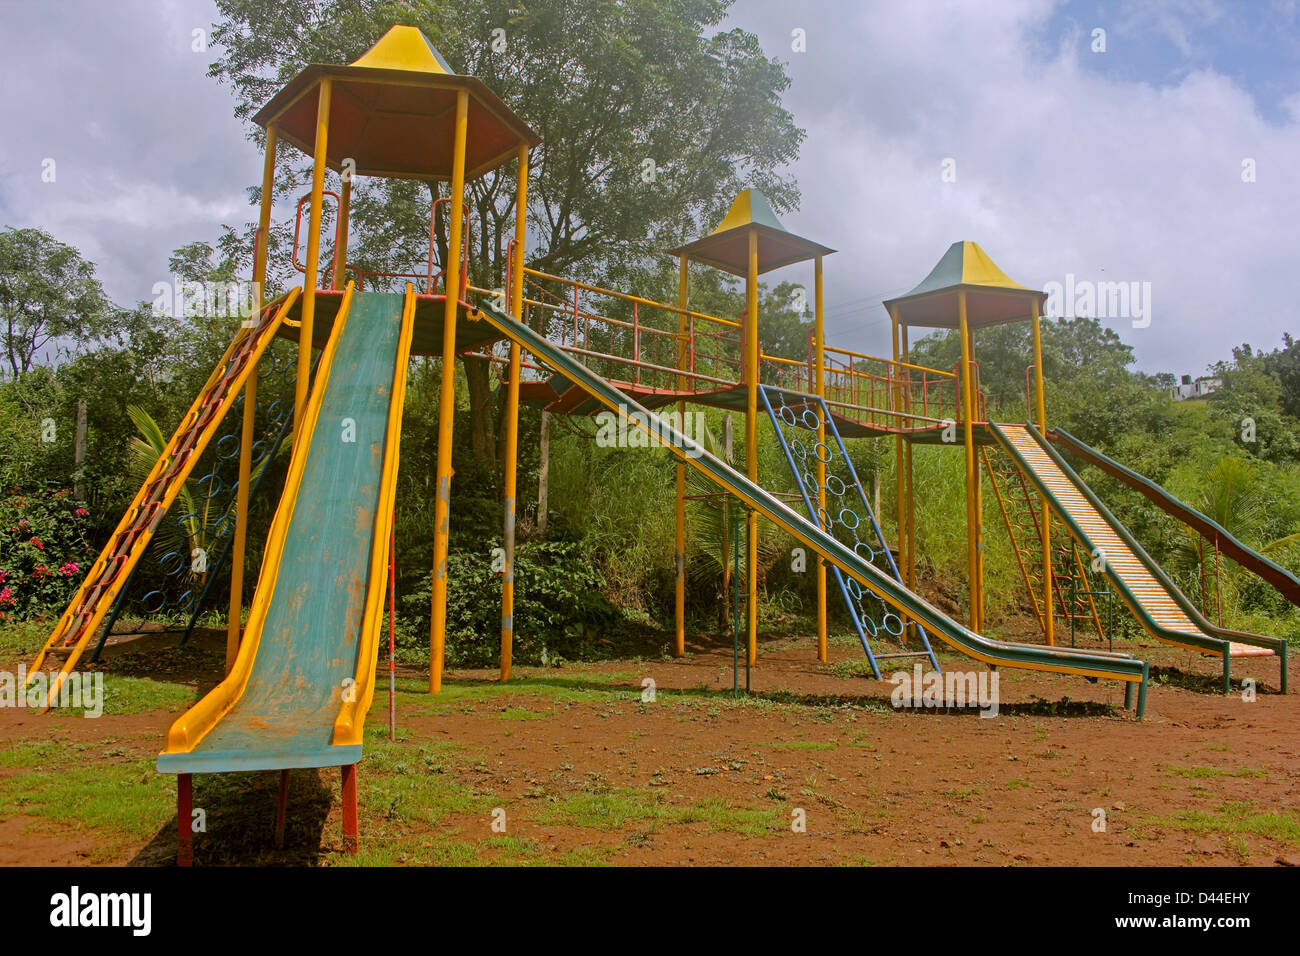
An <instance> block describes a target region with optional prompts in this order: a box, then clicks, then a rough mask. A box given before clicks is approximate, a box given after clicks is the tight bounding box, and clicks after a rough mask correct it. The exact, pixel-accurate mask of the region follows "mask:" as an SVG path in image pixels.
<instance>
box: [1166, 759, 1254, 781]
mask: <svg viewBox="0 0 1300 956" xmlns="http://www.w3.org/2000/svg"><path fill="white" fill-rule="evenodd" d="M1160 769H1161V770H1165V771H1167V772H1169V773H1172V774H1175V775H1177V776H1179V777H1187V778H1189V779H1198V778H1205V777H1256V778H1260V779H1263V778H1267V777H1268V771H1267V770H1260V769H1258V768H1256V767H1238V768H1237V769H1236V770H1223V769H1221V768H1219V767H1180V766H1178V765H1176V764H1172V763H1167V764H1162V765H1161V767H1160Z"/></svg>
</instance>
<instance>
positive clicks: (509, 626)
mask: <svg viewBox="0 0 1300 956" xmlns="http://www.w3.org/2000/svg"><path fill="white" fill-rule="evenodd" d="M527 226H528V146H527V145H520V147H519V174H518V180H517V182H516V184H515V261H514V268H513V271H512V272H511V273H510V309H511V315H513V316H514V317H515V321H516V322H519V323H521V324H522V323H523V321H524V240H525V234H526V230H527ZM519 368H520V355H519V343H518V342H511V343H510V372H509V375H510V382H509V384H508V385H507V386H506V412H505V414H506V486H505V496H506V528H505V552H506V558H505V567H504V568H502V573H501V679H502V680H503V681H508V680H509V679H510V662H511V658H512V657H513V656H514V644H515V497H516V496H515V489H516V486H517V480H518V474H519Z"/></svg>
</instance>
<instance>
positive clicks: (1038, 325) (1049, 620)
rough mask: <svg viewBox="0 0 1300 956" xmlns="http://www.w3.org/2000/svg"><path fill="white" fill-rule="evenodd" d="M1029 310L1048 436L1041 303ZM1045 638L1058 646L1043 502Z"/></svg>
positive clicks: (1047, 511) (1039, 404)
mask: <svg viewBox="0 0 1300 956" xmlns="http://www.w3.org/2000/svg"><path fill="white" fill-rule="evenodd" d="M1030 308H1031V309H1032V310H1033V311H1032V313H1031V318H1032V319H1033V329H1034V392H1035V395H1034V405H1035V408H1034V411H1035V412H1036V413H1037V418H1038V430H1039V431H1040V432H1042V433H1043V434H1047V398H1046V396H1045V395H1044V394H1043V329H1042V321H1041V320H1040V319H1039V316H1038V302H1037V301H1035V302H1034V304H1033V305H1032V306H1030ZM1042 528H1043V534H1042V537H1043V634H1044V636H1045V637H1046V638H1047V643H1048V644H1050V645H1055V644H1056V621H1055V619H1054V617H1053V608H1052V508H1051V506H1050V505H1049V504H1048V503H1047V499H1046V498H1044V499H1043V520H1042Z"/></svg>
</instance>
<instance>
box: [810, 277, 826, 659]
mask: <svg viewBox="0 0 1300 956" xmlns="http://www.w3.org/2000/svg"><path fill="white" fill-rule="evenodd" d="M813 349H814V351H813V360H814V368H813V374H814V375H816V376H817V387H816V389H815V394H816V395H817V397H818V398H820V399H823V400H824V399H825V398H826V328H825V325H824V323H823V321H822V257H821V256H818V257H817V258H816V259H814V260H813ZM818 422H819V424H818V425H817V440H818V441H819V442H821V443H822V445H825V444H826V423H825V422H824V421H822V420H821V416H820V415H818ZM817 507H818V508H821V509H822V511H823V512H825V510H826V463H825V462H824V461H822V459H821V456H820V455H818V456H817ZM817 659H818V660H819V661H821V662H822V663H825V662H826V661H827V659H828V657H827V639H826V561H825V559H823V558H822V556H821V555H820V554H819V555H817Z"/></svg>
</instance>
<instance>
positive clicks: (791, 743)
mask: <svg viewBox="0 0 1300 956" xmlns="http://www.w3.org/2000/svg"><path fill="white" fill-rule="evenodd" d="M768 746H769V747H771V748H773V749H774V750H834V749H835V748H836V747H837V746H838V743H837V742H836V741H833V740H832V741H822V740H779V741H776V742H774V743H771V744H768Z"/></svg>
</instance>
